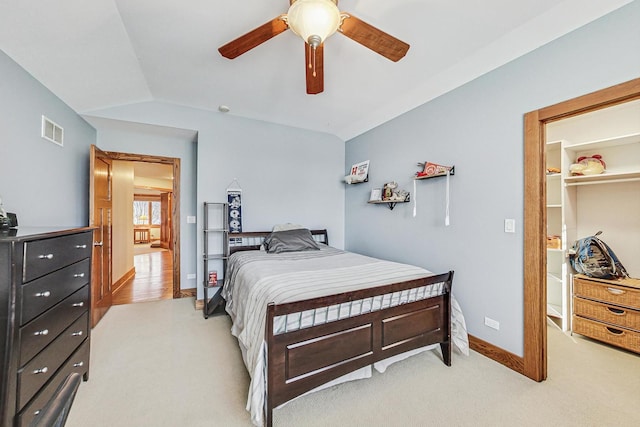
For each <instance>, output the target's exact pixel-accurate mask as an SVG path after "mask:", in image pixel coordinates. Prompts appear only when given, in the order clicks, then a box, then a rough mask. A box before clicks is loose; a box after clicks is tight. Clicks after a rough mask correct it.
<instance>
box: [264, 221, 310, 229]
mask: <svg viewBox="0 0 640 427" xmlns="http://www.w3.org/2000/svg"><path fill="white" fill-rule="evenodd" d="M301 228H307V227H305V226H304V225H300V224H292V223H290V222H287V223H286V224H276V225H274V226H273V230H271V231H287V230H299V229H301Z"/></svg>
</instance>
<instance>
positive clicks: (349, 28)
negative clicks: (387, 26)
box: [339, 13, 409, 62]
mask: <svg viewBox="0 0 640 427" xmlns="http://www.w3.org/2000/svg"><path fill="white" fill-rule="evenodd" d="M346 15H347V16H346V17H345V19H344V21H343V22H342V26H341V27H340V29H339V31H340V32H341V33H342V34H344V35H345V36H347V37H349V38H350V39H352V40H354V41H356V42H358V43H360V44H361V45H363V46H364V47H367V48H369V49H371V50H372V51H374V52H376V53H379V54H380V55H382V56H384V57H385V58H388V59H390V60H392V61H394V62H396V61H399V60H400V59H402V58H403V57H404V56H405V55H406V54H407V51H408V50H409V45H408V44H407V43H405V42H403V41H402V40H398V39H397V38H395V37H393V36H391V35H389V34H387V33H385V32H384V31H381V30H379V29H377V28H376V27H374V26H372V25H370V24H367V23H366V22H364V21H362V20H360V19H358V18H356V17H355V16H353V15H351V14H349V13H347V14H346Z"/></svg>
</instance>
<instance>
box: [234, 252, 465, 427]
mask: <svg viewBox="0 0 640 427" xmlns="http://www.w3.org/2000/svg"><path fill="white" fill-rule="evenodd" d="M431 275H433V273H431V272H430V271H428V270H425V269H423V268H420V267H415V266H411V265H407V264H400V263H396V262H391V261H383V260H380V259H376V258H371V257H367V256H364V255H359V254H355V253H351V252H345V251H342V250H339V249H336V248H332V247H329V246H324V245H322V249H321V250H319V251H315V250H314V251H305V252H288V253H280V254H269V253H266V252H264V251H240V252H236V253H235V254H233V255H232V256H231V257H230V259H229V262H228V266H227V271H226V277H225V281H224V288H223V297H224V298H225V300H226V310H227V312H228V313H229V315H230V316H231V320H232V322H233V326H232V330H231V332H232V334H233V335H234V336H235V337H237V338H238V342H239V344H240V348H241V350H242V356H243V359H244V363H245V365H246V367H247V370H248V371H249V374H250V375H251V389H250V393H249V399H248V402H247V409H248V410H250V412H251V414H252V421H253V422H254V424H257V425H260V424H261V421H262V401H263V400H262V399H263V396H264V392H265V389H264V387H265V378H264V367H265V360H264V358H265V354H264V352H265V345H264V334H265V318H266V310H267V304H268V303H270V302H274V303H276V304H280V303H286V302H292V301H299V300H304V299H309V298H315V297H320V296H326V295H332V294H337V293H341V292H346V291H353V290H358V289H365V288H370V287H375V286H383V285H387V284H391V283H397V282H402V281H407V280H413V279H419V278H422V277H427V276H431ZM425 288H427V287H425ZM429 288H431V289H425V290H423V291H422V296H417V295H415V291H414V293H413V294H412V295H405V296H403V297H398V298H404V301H399V300H398V298H396V300H395V302H394V301H393V300H392V299H389V300H388V301H385V302H381V301H380V302H377V303H376V302H375V301H371V302H370V303H369V305H377V306H378V308H379V307H380V306H381V305H382V306H385V305H386V306H388V305H390V304H391V305H393V304H397V303H401V302H406V299H407V298H409V300H412V299H413V300H415V299H420V298H425V297H429V296H433V295H438V294H440V293H441V292H442V289H441V288H442V286H441V284H435V285H432V286H431V287H429ZM425 293H426V294H425ZM455 306H456V307H454V309H453V310H452V312H453V313H454V314H455V313H456V312H458V313H459V315H460V316H462V313H460V312H459V310H456V308H457V303H456V304H455ZM360 308H361V309H363V310H369V309H371V306H369V307H362V306H361V307H360ZM337 311H338V312H337V313H333V314H332V313H327V314H326V316H328V317H332V316H333V317H342V316H343V314H340V313H339V308H338V309H337ZM355 314H357V313H354V314H353V315H355ZM281 320H282V321H281V322H280V324H279V325H278V323H276V327H277V328H280V329H283V328H284V327H285V325H284V322H285V320H284V319H281ZM327 320H328V319H327V318H326V317H325V318H323V319H322V320H321V321H322V322H326V321H327ZM461 320H462V325H464V319H463V318H461ZM277 321H278V319H276V322H277ZM287 322H288V323H291V321H290V320H289V321H287ZM302 322H303V323H304V320H302ZM307 323H308V321H307ZM458 323H459V322H458ZM290 326H291V325H289V327H290ZM304 326H305V325H300V324H298V325H293V327H295V328H298V327H304ZM452 327H453V332H452V333H453V334H454V335H455V329H456V328H455V324H453V323H452ZM276 332H277V331H276ZM460 338H461V339H462V340H463V341H464V342H465V343H466V342H467V341H466V339H467V337H466V330H464V336H463V337H460ZM455 342H456V340H455V337H454V343H455ZM456 344H457V343H456ZM458 347H460V346H459V345H458ZM463 351H464V350H463Z"/></svg>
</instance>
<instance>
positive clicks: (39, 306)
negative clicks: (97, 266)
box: [20, 259, 91, 325]
mask: <svg viewBox="0 0 640 427" xmlns="http://www.w3.org/2000/svg"><path fill="white" fill-rule="evenodd" d="M90 271H91V260H90V259H84V260H82V261H80V262H77V263H75V264H72V265H70V266H68V267H65V268H63V269H62V270H58V271H56V272H54V273H51V274H47V275H46V276H44V277H41V278H39V279H36V280H34V281H33V282H30V283H27V284H26V285H24V286H23V287H22V316H21V320H20V325H24V324H25V323H27V322H28V321H30V320H31V319H33V318H34V317H36V316H38V315H39V314H41V313H43V312H44V311H45V310H48V309H49V308H51V307H53V306H54V305H56V304H57V303H58V302H60V301H62V300H63V299H65V298H66V297H67V296H69V295H71V294H72V293H73V292H75V291H77V290H78V289H80V288H81V287H82V286H84V285H86V284H87V283H89V277H90V276H89V274H90Z"/></svg>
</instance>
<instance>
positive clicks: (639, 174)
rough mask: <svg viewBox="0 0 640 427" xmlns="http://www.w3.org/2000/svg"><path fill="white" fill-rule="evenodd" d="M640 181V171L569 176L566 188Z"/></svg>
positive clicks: (566, 180) (565, 182)
mask: <svg viewBox="0 0 640 427" xmlns="http://www.w3.org/2000/svg"><path fill="white" fill-rule="evenodd" d="M628 181H640V171H629V172H609V171H607V172H605V173H602V174H600V175H582V176H568V177H566V178H565V179H564V184H565V185H566V186H572V185H587V184H609V183H616V182H628Z"/></svg>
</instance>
